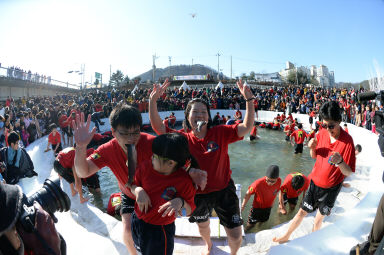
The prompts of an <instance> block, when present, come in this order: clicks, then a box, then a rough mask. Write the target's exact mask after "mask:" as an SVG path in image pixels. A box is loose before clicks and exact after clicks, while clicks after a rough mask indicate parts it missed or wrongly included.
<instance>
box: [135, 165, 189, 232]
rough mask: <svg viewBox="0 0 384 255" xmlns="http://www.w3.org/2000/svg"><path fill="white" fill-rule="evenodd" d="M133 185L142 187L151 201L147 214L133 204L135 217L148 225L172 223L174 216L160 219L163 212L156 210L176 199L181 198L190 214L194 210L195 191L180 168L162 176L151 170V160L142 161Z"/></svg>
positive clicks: (186, 174) (187, 176) (185, 173)
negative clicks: (187, 206)
mask: <svg viewBox="0 0 384 255" xmlns="http://www.w3.org/2000/svg"><path fill="white" fill-rule="evenodd" d="M134 184H135V185H137V186H140V187H142V188H143V189H144V190H145V192H146V193H147V194H148V196H149V198H150V200H151V204H152V207H150V208H149V210H148V211H147V213H143V212H141V211H140V209H139V207H138V205H137V203H135V213H136V215H137V217H138V218H139V219H142V220H143V221H145V222H147V223H149V224H153V225H168V224H171V223H172V222H174V221H175V219H176V217H175V215H172V216H170V217H169V216H166V217H162V214H163V212H161V213H159V212H158V210H159V207H160V206H161V205H163V204H165V203H167V202H168V201H170V200H172V199H174V198H176V197H181V198H183V199H184V200H185V202H186V203H188V204H189V205H190V206H191V209H192V212H193V211H194V210H195V208H196V206H195V203H194V198H195V194H196V189H195V187H194V185H193V182H192V179H191V177H189V175H188V173H187V172H185V171H184V170H183V169H181V168H179V169H178V170H176V171H175V172H173V173H171V174H169V175H164V174H161V173H159V172H157V171H156V170H155V169H153V166H152V161H151V160H147V161H144V162H142V163H141V164H140V165H139V166H138V167H137V170H136V173H135V181H134Z"/></svg>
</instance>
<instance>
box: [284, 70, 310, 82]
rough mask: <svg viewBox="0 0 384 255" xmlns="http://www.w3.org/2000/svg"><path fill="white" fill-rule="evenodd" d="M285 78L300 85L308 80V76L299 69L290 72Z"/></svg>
mask: <svg viewBox="0 0 384 255" xmlns="http://www.w3.org/2000/svg"><path fill="white" fill-rule="evenodd" d="M287 80H288V82H289V83H292V84H302V85H304V84H307V83H309V82H310V79H309V78H308V76H307V75H306V74H305V73H304V72H302V71H300V70H299V71H298V72H297V73H296V71H292V72H290V73H289V75H288V77H287Z"/></svg>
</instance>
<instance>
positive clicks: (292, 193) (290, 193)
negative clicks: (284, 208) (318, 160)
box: [280, 172, 309, 198]
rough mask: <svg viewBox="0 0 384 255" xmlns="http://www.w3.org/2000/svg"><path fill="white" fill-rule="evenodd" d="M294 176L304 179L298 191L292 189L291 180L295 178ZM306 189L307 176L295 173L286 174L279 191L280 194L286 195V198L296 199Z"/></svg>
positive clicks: (307, 183)
mask: <svg viewBox="0 0 384 255" xmlns="http://www.w3.org/2000/svg"><path fill="white" fill-rule="evenodd" d="M296 175H301V176H303V178H304V185H303V187H301V188H300V189H298V190H295V189H293V188H292V183H291V182H292V178H293V177H295V176H296ZM308 187H309V179H308V178H307V176H305V175H303V174H301V173H298V172H295V173H291V174H288V175H287V177H285V180H284V183H283V185H281V187H280V190H281V192H283V193H286V194H287V197H288V198H296V197H298V196H300V194H301V193H302V192H303V191H306V190H307V189H308Z"/></svg>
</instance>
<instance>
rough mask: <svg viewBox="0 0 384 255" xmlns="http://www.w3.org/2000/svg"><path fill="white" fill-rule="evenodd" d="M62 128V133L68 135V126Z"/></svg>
mask: <svg viewBox="0 0 384 255" xmlns="http://www.w3.org/2000/svg"><path fill="white" fill-rule="evenodd" d="M60 129H61V132H62V134H63V135H64V134H67V135H68V126H67V127H62V128H60Z"/></svg>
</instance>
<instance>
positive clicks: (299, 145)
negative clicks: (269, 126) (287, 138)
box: [291, 123, 307, 154]
mask: <svg viewBox="0 0 384 255" xmlns="http://www.w3.org/2000/svg"><path fill="white" fill-rule="evenodd" d="M297 128H298V129H297V130H295V131H294V132H293V133H292V134H291V144H292V146H295V154H297V153H303V147H304V141H305V139H306V138H307V133H306V132H305V131H304V130H303V124H301V123H299V124H298V125H297ZM293 139H294V140H295V144H293V141H292V140H293Z"/></svg>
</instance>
